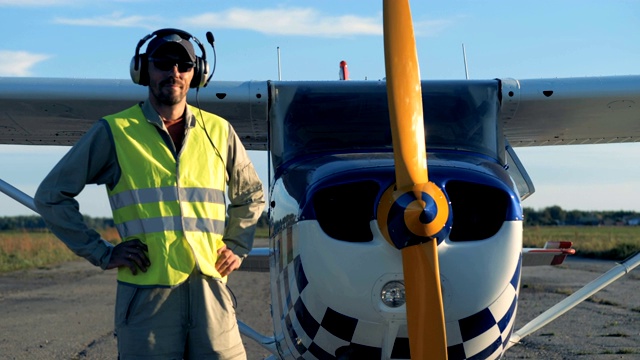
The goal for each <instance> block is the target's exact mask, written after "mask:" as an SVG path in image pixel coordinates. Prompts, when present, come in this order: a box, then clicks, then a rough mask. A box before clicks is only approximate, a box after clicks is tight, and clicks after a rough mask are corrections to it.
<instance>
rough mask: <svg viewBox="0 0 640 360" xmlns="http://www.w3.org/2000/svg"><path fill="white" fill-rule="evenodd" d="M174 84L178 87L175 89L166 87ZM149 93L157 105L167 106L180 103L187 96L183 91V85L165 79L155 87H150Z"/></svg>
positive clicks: (171, 79)
mask: <svg viewBox="0 0 640 360" xmlns="http://www.w3.org/2000/svg"><path fill="white" fill-rule="evenodd" d="M174 84H178V85H179V86H180V87H179V88H178V89H176V88H174V87H168V86H166V85H174ZM151 93H152V94H153V96H154V97H155V98H156V99H157V100H158V102H159V103H161V104H163V105H168V106H172V105H176V104H178V103H180V102H181V101H182V100H183V99H184V98H185V97H186V96H187V91H186V90H184V85H183V84H181V83H179V82H177V81H176V80H175V79H173V78H169V79H166V80H164V81H161V82H160V83H158V84H157V85H156V86H152V87H151Z"/></svg>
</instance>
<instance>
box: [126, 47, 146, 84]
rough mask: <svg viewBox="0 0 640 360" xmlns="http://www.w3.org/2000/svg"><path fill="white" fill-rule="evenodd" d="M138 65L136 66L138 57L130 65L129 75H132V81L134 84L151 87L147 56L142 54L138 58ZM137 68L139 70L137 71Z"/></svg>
mask: <svg viewBox="0 0 640 360" xmlns="http://www.w3.org/2000/svg"><path fill="white" fill-rule="evenodd" d="M137 58H138V64H137V66H136V56H134V57H133V58H131V64H130V65H129V75H131V81H133V83H134V84H138V85H143V86H147V85H149V69H148V61H147V54H140V55H139V56H138V57H137ZM136 67H137V70H136Z"/></svg>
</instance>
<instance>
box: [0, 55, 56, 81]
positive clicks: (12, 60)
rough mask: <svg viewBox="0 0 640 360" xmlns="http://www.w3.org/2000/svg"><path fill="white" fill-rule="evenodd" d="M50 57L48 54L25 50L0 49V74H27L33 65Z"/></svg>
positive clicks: (29, 73)
mask: <svg viewBox="0 0 640 360" xmlns="http://www.w3.org/2000/svg"><path fill="white" fill-rule="evenodd" d="M50 57H51V56H49V55H44V54H33V53H29V52H26V51H9V50H0V75H1V76H29V75H31V68H32V67H33V66H34V65H36V64H37V63H39V62H41V61H44V60H47V59H49V58H50Z"/></svg>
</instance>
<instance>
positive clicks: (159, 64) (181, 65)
mask: <svg viewBox="0 0 640 360" xmlns="http://www.w3.org/2000/svg"><path fill="white" fill-rule="evenodd" d="M150 60H151V62H152V63H153V66H155V67H156V69H158V70H160V71H169V70H172V69H173V67H174V66H177V67H178V71H179V72H181V73H183V72H187V71H189V70H191V69H193V67H194V64H193V62H191V61H178V60H168V59H150Z"/></svg>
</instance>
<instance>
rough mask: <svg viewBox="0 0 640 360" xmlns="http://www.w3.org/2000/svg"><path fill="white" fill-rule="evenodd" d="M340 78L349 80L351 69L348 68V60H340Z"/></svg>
mask: <svg viewBox="0 0 640 360" xmlns="http://www.w3.org/2000/svg"><path fill="white" fill-rule="evenodd" d="M340 80H349V69H347V62H346V61H344V60H342V61H340Z"/></svg>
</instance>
